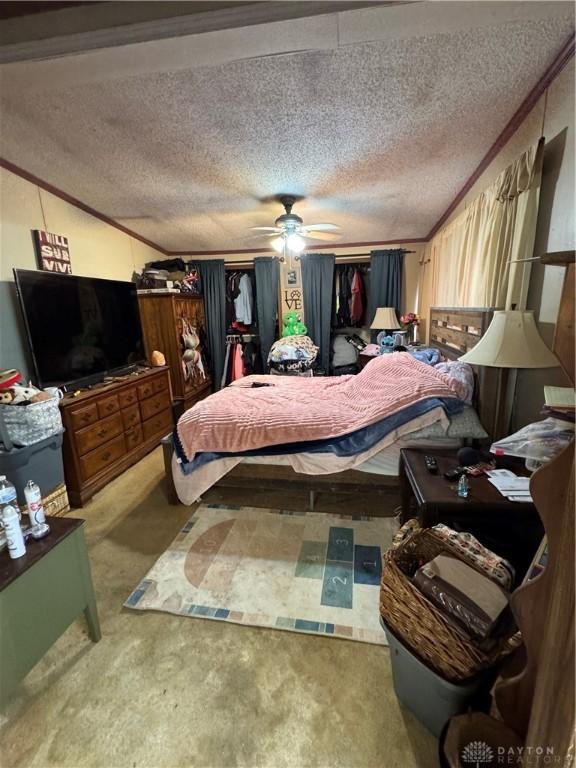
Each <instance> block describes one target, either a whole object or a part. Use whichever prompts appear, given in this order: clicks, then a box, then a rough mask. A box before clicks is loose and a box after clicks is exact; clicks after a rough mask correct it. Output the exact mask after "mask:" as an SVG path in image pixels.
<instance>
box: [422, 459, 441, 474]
mask: <svg viewBox="0 0 576 768" xmlns="http://www.w3.org/2000/svg"><path fill="white" fill-rule="evenodd" d="M424 464H426V469H427V470H428V472H430V474H431V475H435V474H436V472H438V462H437V461H436V459H435V458H434V456H424Z"/></svg>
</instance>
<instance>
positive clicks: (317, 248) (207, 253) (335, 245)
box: [168, 237, 428, 256]
mask: <svg viewBox="0 0 576 768" xmlns="http://www.w3.org/2000/svg"><path fill="white" fill-rule="evenodd" d="M426 242H428V241H427V239H426V238H425V237H411V238H406V237H399V238H397V239H396V240H364V241H362V242H359V243H323V244H322V245H307V246H306V251H326V250H329V251H333V250H336V249H338V248H369V247H374V246H377V245H403V244H404V243H426ZM273 251H274V249H273V248H237V249H236V250H232V251H168V256H231V255H233V254H238V255H239V256H243V255H244V254H249V253H273Z"/></svg>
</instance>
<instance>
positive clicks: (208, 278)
mask: <svg viewBox="0 0 576 768" xmlns="http://www.w3.org/2000/svg"><path fill="white" fill-rule="evenodd" d="M198 267H199V271H200V277H201V280H202V287H203V295H204V309H205V312H206V324H207V326H208V328H207V334H208V349H209V351H210V357H211V359H212V381H213V383H214V389H220V382H221V380H222V372H223V370H224V355H225V354H226V272H225V270H224V259H211V260H210V261H199V262H198Z"/></svg>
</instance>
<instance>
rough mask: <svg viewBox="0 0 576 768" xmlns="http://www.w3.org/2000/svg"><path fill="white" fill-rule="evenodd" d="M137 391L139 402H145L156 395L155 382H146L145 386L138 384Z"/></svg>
mask: <svg viewBox="0 0 576 768" xmlns="http://www.w3.org/2000/svg"><path fill="white" fill-rule="evenodd" d="M137 389H138V400H145V399H146V398H147V397H151V396H152V395H153V394H154V381H145V382H144V383H143V384H138V387H137Z"/></svg>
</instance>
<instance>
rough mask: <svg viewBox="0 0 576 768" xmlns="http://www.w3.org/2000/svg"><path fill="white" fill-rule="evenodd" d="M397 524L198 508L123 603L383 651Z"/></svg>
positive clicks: (319, 515)
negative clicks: (388, 569) (387, 570)
mask: <svg viewBox="0 0 576 768" xmlns="http://www.w3.org/2000/svg"><path fill="white" fill-rule="evenodd" d="M396 529H397V523H396V521H395V520H393V519H391V518H376V517H359V516H355V517H345V516H340V515H327V514H323V513H315V512H288V511H284V510H273V509H257V508H254V507H233V506H226V505H221V504H214V505H208V504H203V505H201V506H200V507H199V508H198V509H197V510H196V511H195V513H194V514H193V515H192V517H191V518H190V519H189V520H188V522H187V523H186V525H185V526H184V527H183V528H182V530H181V531H180V533H179V534H178V536H177V537H176V538H175V539H174V541H173V542H172V544H171V545H170V547H169V548H168V550H167V551H166V552H165V553H164V554H163V555H162V556H161V557H160V558H159V559H158V560H157V561H156V563H155V564H154V566H153V568H152V569H151V570H150V571H149V573H148V574H147V575H146V577H145V578H144V579H143V580H142V581H141V582H140V584H138V586H137V587H136V588H135V589H134V591H133V592H132V594H131V595H130V597H129V598H128V599H127V600H126V602H125V603H124V605H125V606H126V607H128V608H135V609H137V610H153V611H166V612H168V613H175V614H179V615H182V616H191V617H194V618H203V619H215V620H219V621H229V622H233V623H236V624H248V625H251V626H257V627H270V628H275V629H284V630H291V631H293V632H306V633H311V634H317V635H324V636H327V637H340V638H348V639H350V640H359V641H361V642H365V643H375V644H379V645H386V636H385V635H384V632H383V631H382V629H381V628H380V624H379V611H378V600H379V592H380V589H379V586H380V575H381V562H382V561H381V554H382V551H383V550H385V549H386V548H387V547H389V545H390V543H391V542H392V538H393V536H394V533H395V531H396Z"/></svg>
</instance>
